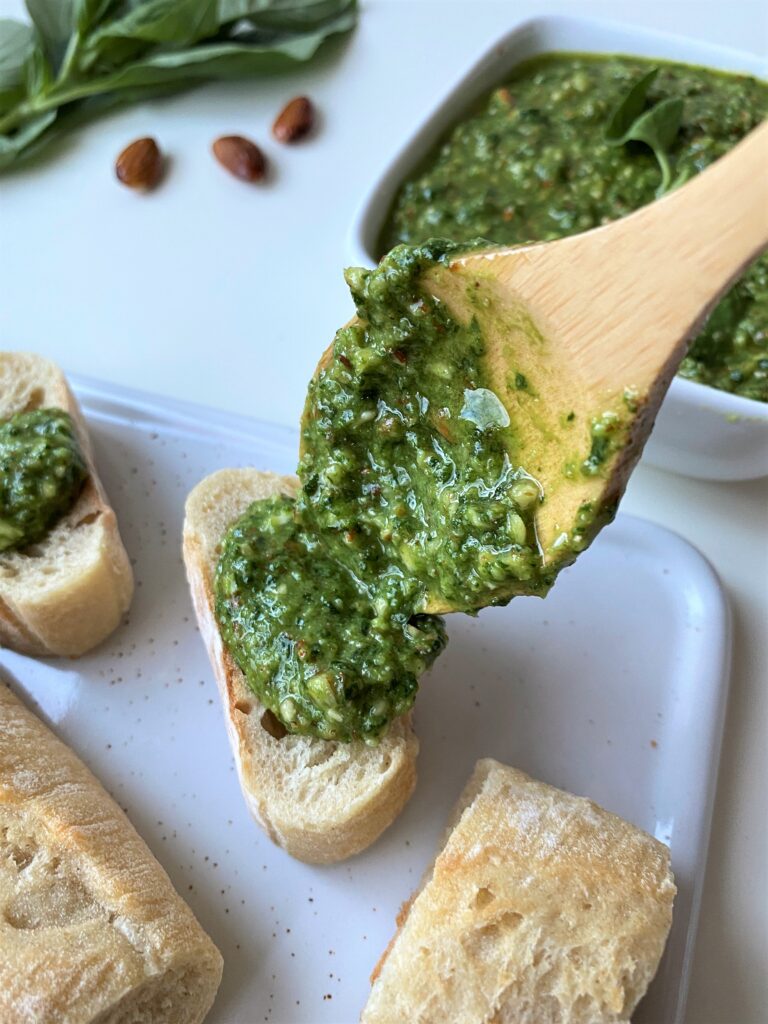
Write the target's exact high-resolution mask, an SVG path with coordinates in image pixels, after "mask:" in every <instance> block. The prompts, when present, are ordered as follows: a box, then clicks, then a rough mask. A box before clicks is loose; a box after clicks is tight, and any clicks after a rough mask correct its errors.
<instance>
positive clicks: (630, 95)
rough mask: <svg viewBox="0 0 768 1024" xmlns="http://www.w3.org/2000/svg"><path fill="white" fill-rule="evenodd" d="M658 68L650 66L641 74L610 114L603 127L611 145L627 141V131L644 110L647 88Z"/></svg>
mask: <svg viewBox="0 0 768 1024" xmlns="http://www.w3.org/2000/svg"><path fill="white" fill-rule="evenodd" d="M658 73H659V69H658V68H652V69H651V70H650V71H649V72H648V74H646V75H643V77H642V78H639V79H638V80H637V81H636V82H634V83H633V85H632V86H631V87H630V89H629V91H628V92H627V94H626V96H625V97H624V99H623V100H622V101H621V103H620V104H619V105H618V107H617V108H616V109H615V110H614V112H613V114H612V115H611V119H610V121H609V122H608V126H607V128H606V129H605V138H606V141H607V142H610V143H611V145H614V146H621V145H623V144H624V143H625V142H626V141H627V132H628V131H629V130H630V129H631V127H632V125H633V124H634V122H635V121H636V120H637V119H638V117H639V116H640V115H641V114H642V112H643V111H644V110H645V105H646V100H647V98H648V90H649V89H650V88H651V86H652V85H653V82H654V80H655V78H656V76H657V75H658Z"/></svg>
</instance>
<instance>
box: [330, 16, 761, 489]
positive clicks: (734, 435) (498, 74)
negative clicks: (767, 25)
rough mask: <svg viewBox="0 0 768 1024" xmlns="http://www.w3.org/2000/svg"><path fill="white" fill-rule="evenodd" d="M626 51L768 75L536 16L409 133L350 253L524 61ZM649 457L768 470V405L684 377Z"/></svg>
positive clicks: (662, 43) (709, 472) (371, 243)
mask: <svg viewBox="0 0 768 1024" xmlns="http://www.w3.org/2000/svg"><path fill="white" fill-rule="evenodd" d="M553 50H555V51H573V52H582V53H622V54H630V55H634V56H641V57H658V58H659V59H662V60H675V61H683V62H686V63H689V64H700V65H703V66H706V67H713V68H719V69H721V70H723V71H741V72H746V73H747V74H752V75H757V76H759V77H765V76H766V74H768V67H767V66H766V62H765V60H763V59H761V58H758V57H756V56H755V55H754V54H748V53H741V52H739V51H737V50H728V49H725V48H723V47H719V46H711V45H709V44H706V43H701V42H696V41H695V40H693V39H684V38H682V37H679V36H672V35H667V34H665V33H660V32H652V31H648V30H646V29H639V28H632V27H628V26H625V25H618V24H614V23H611V22H605V21H596V20H593V19H589V18H569V17H542V18H535V19H533V20H531V21H526V22H524V23H523V24H522V25H519V26H518V27H517V28H515V29H513V30H512V31H511V32H509V33H507V35H505V36H503V37H502V38H501V39H499V41H498V42H496V43H495V44H494V45H493V46H492V47H491V48H490V49H489V50H488V51H487V52H486V53H485V54H484V55H483V56H482V57H481V58H480V60H478V61H476V62H475V63H474V64H473V65H472V66H471V67H470V68H469V70H468V71H467V72H465V73H464V74H463V75H462V76H461V78H459V79H458V81H457V83H456V85H455V86H454V87H453V88H452V89H450V90H449V92H448V93H447V95H446V96H445V98H444V99H443V101H442V102H441V103H440V104H438V106H437V107H436V108H435V110H434V111H433V112H432V113H431V114H430V115H429V116H428V117H427V118H426V120H425V121H424V122H423V123H422V124H421V125H419V126H418V127H417V129H416V130H415V131H414V132H413V134H412V135H411V136H410V138H409V139H407V140H406V142H405V143H404V145H403V146H402V148H401V149H400V151H399V152H398V153H397V154H396V156H395V157H394V159H393V160H392V161H391V163H390V164H389V166H388V167H387V168H386V169H385V170H384V172H383V173H382V174H381V176H380V177H379V178H378V180H377V181H376V182H375V184H374V185H373V187H372V188H371V190H370V192H369V193H368V194H367V196H366V197H365V199H364V201H363V202H362V204H361V205H360V207H359V209H358V212H357V214H356V216H355V219H354V221H353V224H352V229H351V234H350V240H349V241H350V260H351V262H353V263H356V264H358V265H363V266H365V265H370V264H372V263H375V262H376V261H377V259H378V256H379V253H377V252H376V243H377V240H378V236H379V232H380V230H381V227H382V225H383V222H384V219H385V218H386V216H387V213H388V212H389V207H390V204H391V202H392V200H393V198H394V195H395V193H396V191H397V189H398V188H399V186H400V185H401V183H402V182H403V181H404V180H405V179H406V178H407V177H408V176H409V175H410V174H411V173H412V172H413V171H414V169H415V168H416V167H417V166H418V164H419V163H420V162H421V161H422V160H423V159H424V158H425V157H426V155H427V154H428V153H429V151H430V150H431V149H432V147H433V146H434V145H435V143H436V142H437V141H438V140H439V139H440V138H441V136H442V135H443V134H444V133H445V132H446V131H447V130H448V129H449V128H450V127H451V126H452V125H454V124H455V123H456V122H457V121H458V120H459V119H460V118H461V116H462V115H463V113H464V112H465V111H466V110H468V109H469V108H471V107H472V105H473V103H475V102H476V101H477V100H479V99H480V98H481V97H482V96H483V95H485V94H487V93H488V92H490V91H491V89H493V88H494V87H495V86H496V85H498V84H499V83H501V82H503V81H504V79H505V78H506V77H507V76H508V75H509V73H510V72H511V70H512V68H514V67H515V65H517V64H519V63H520V62H521V61H524V60H527V59H528V58H530V57H534V56H536V55H537V54H540V53H546V52H549V51H553ZM644 458H645V459H646V461H648V462H650V463H652V464H654V465H657V466H661V467H662V468H664V469H669V470H672V471H674V472H677V473H682V474H684V475H686V476H695V477H701V478H704V479H709V480H749V479H753V478H756V477H761V476H766V475H768V404H766V403H763V402H757V401H754V400H752V399H749V398H741V397H740V396H738V395H731V394H728V393H727V392H724V391H718V390H717V389H716V388H711V387H708V386H706V385H704V384H696V383H695V382H693V381H688V380H684V379H682V378H680V377H676V378H675V380H674V381H673V382H672V386H671V387H670V389H669V392H668V394H667V397H666V399H665V400H664V404H663V405H662V408H661V411H660V412H659V415H658V417H657V420H656V426H655V428H654V431H653V434H652V435H651V438H650V440H649V442H648V444H647V446H646V449H645V453H644Z"/></svg>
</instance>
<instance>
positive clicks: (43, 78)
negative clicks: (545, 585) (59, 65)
mask: <svg viewBox="0 0 768 1024" xmlns="http://www.w3.org/2000/svg"><path fill="white" fill-rule="evenodd" d="M24 77H25V81H26V87H27V96H28V97H34V96H38V95H39V94H40V93H42V92H44V91H45V90H46V89H47V88H48V86H49V85H50V84H51V81H52V80H53V72H52V71H51V65H50V62H49V60H48V58H47V57H46V55H45V54H44V53H43V51H42V49H41V48H40V47H39V46H36V47H35V48H34V50H33V51H32V53H31V54H30V55H29V57H28V58H27V63H26V65H25V67H24Z"/></svg>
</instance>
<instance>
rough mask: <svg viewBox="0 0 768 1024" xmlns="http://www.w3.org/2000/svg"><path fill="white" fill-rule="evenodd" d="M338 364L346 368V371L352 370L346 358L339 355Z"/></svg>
mask: <svg viewBox="0 0 768 1024" xmlns="http://www.w3.org/2000/svg"><path fill="white" fill-rule="evenodd" d="M339 362H340V363H341V365H342V366H346V368H347V369H348V370H351V369H352V363H350V361H349V360H348V359H347V357H346V356H344V355H340V356H339Z"/></svg>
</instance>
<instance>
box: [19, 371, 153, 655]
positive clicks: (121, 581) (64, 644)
mask: <svg viewBox="0 0 768 1024" xmlns="http://www.w3.org/2000/svg"><path fill="white" fill-rule="evenodd" d="M52 407H55V408H58V409H63V410H64V411H65V412H68V413H69V415H70V416H71V417H72V419H73V420H74V423H75V428H76V430H77V436H78V440H79V442H80V445H81V448H82V450H83V454H84V455H85V457H86V460H87V462H88V469H89V471H90V475H89V477H88V479H87V480H86V482H85V485H84V487H83V490H82V493H81V494H80V497H79V498H78V500H77V501H76V502H75V504H74V506H73V507H72V509H71V510H70V511H69V512H68V513H67V514H66V515H65V516H63V517H62V518H61V519H60V520H59V522H58V523H56V524H55V525H54V527H53V528H52V529H51V531H50V532H49V534H48V535H47V537H45V539H44V540H42V541H41V542H40V543H38V544H34V545H32V546H31V547H29V548H26V549H25V550H23V551H6V552H2V553H0V646H4V647H12V648H13V649H14V650H16V651H20V652H21V653H22V654H33V655H46V654H60V655H68V656H70V657H71V656H76V655H79V654H84V653H85V651H87V650H90V648H91V647H95V646H96V644H98V643H100V642H101V641H102V640H104V639H105V637H107V636H109V634H110V633H111V632H112V631H113V630H114V629H115V628H116V627H117V625H118V624H119V622H120V619H121V617H122V615H123V614H124V612H125V611H126V610H127V608H128V605H129V604H130V601H131V597H132V595H133V573H132V572H131V566H130V563H129V561H128V555H127V554H126V552H125V548H124V547H123V543H122V541H121V539H120V534H119V532H118V528H117V519H116V518H115V513H114V511H113V510H112V508H111V507H110V505H109V503H108V501H107V497H106V495H105V493H104V489H103V487H102V486H101V483H100V481H99V478H98V475H97V474H96V469H95V467H94V464H93V455H92V452H91V445H90V441H89V438H88V432H87V430H86V427H85V423H84V421H83V417H82V414H81V412H80V408H79V406H78V404H77V401H76V400H75V397H74V396H73V394H72V392H71V391H70V389H69V386H68V384H67V382H66V380H65V378H64V374H63V373H62V372H61V370H59V368H58V367H57V366H55V365H54V364H53V363H51V362H49V361H48V360H47V359H43V358H41V357H40V356H36V355H31V354H29V353H23V352H0V421H1V420H6V419H8V418H9V417H11V416H13V415H14V413H17V412H24V411H28V410H33V409H44V408H52Z"/></svg>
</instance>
